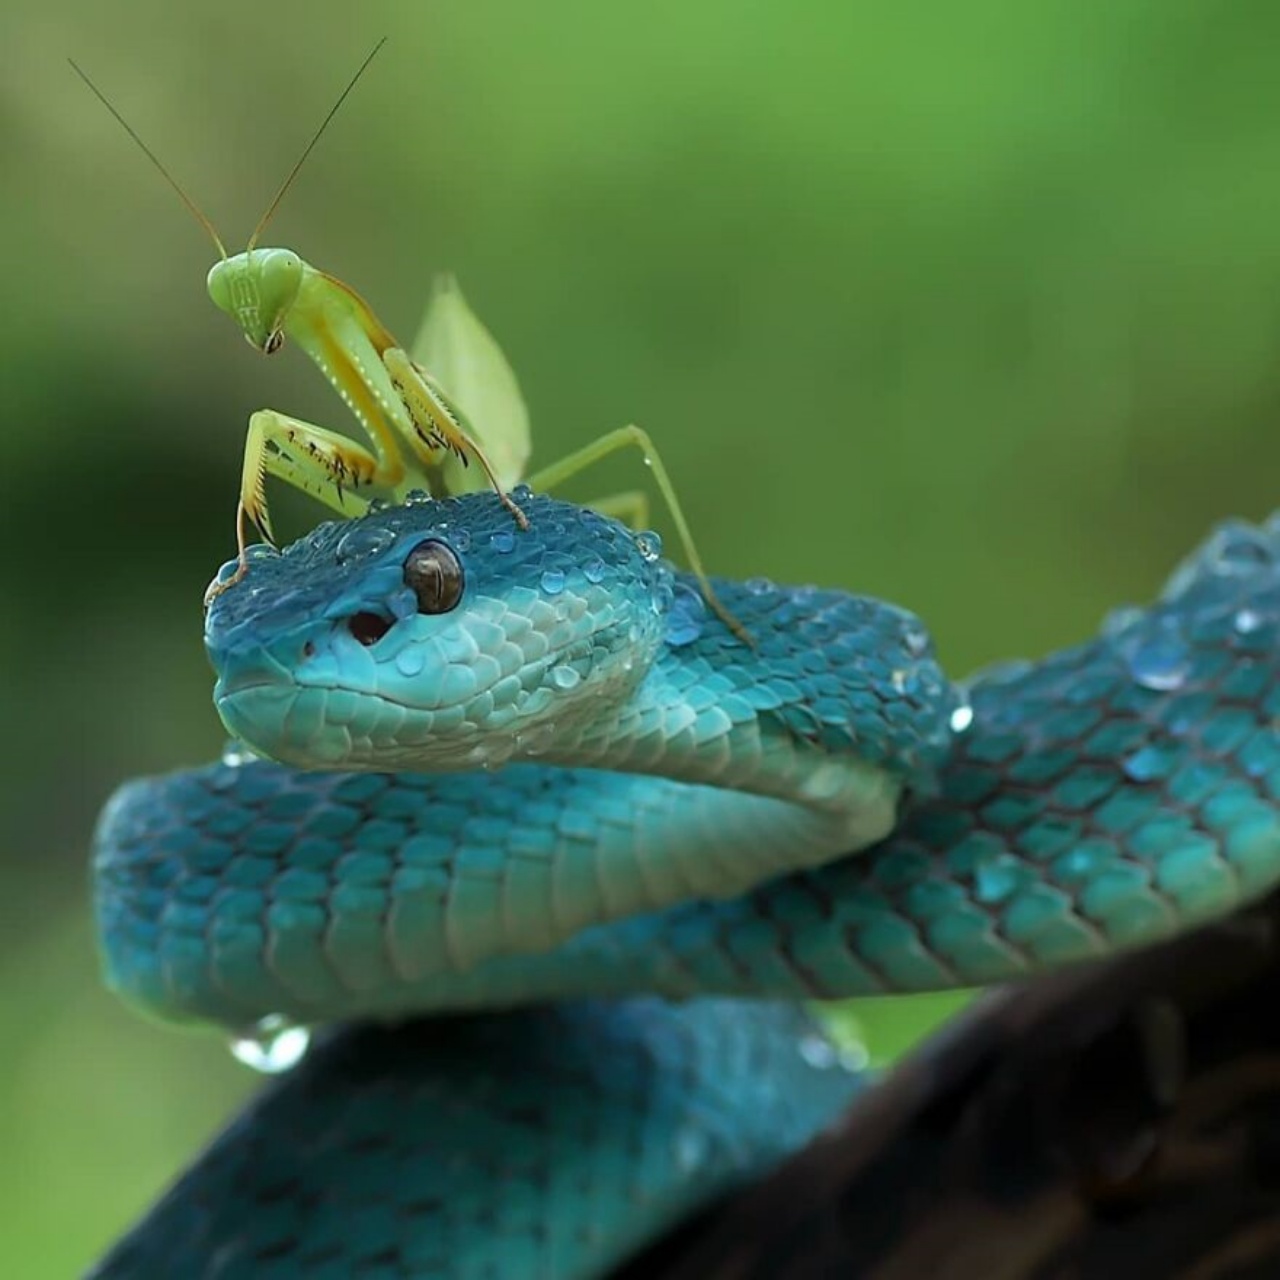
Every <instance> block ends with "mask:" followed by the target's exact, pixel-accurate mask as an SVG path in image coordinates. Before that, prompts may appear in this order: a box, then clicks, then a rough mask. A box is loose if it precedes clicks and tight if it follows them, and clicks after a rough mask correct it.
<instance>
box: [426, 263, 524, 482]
mask: <svg viewBox="0 0 1280 1280" xmlns="http://www.w3.org/2000/svg"><path fill="white" fill-rule="evenodd" d="M409 354H410V358H411V359H412V360H413V361H414V363H415V364H418V365H421V366H422V368H423V369H425V370H426V371H427V373H428V374H429V375H430V377H431V379H432V380H433V381H434V382H437V383H439V384H440V387H441V388H442V389H443V390H444V392H445V394H446V395H447V396H448V397H449V399H450V400H451V401H453V402H454V403H455V404H456V405H457V406H458V407H459V408H460V409H461V410H462V412H463V413H464V414H465V415H466V420H467V425H468V430H469V432H470V433H471V434H473V435H474V436H475V438H476V441H477V443H478V444H479V445H480V447H481V448H482V449H483V450H484V451H485V453H486V454H487V455H488V457H489V460H490V462H491V463H492V464H493V469H494V474H495V475H496V477H497V480H498V483H499V485H500V486H501V487H502V488H503V489H509V488H510V487H511V486H513V485H515V484H517V483H518V482H519V481H520V480H521V479H522V478H523V476H524V472H525V465H526V464H527V463H528V461H529V454H530V452H531V451H532V447H533V446H532V440H531V437H530V432H529V411H528V409H527V408H526V407H525V403H524V397H523V396H522V395H521V394H520V385H519V383H518V382H517V381H516V375H515V373H514V371H513V370H512V368H511V365H510V364H509V363H508V362H507V358H506V356H504V355H503V354H502V348H501V347H499V346H498V343H497V341H496V340H495V339H494V337H493V335H492V334H491V333H490V332H489V330H488V329H486V328H485V327H484V325H483V324H481V322H480V320H479V318H478V317H477V316H476V314H475V312H474V311H472V310H471V308H470V307H469V306H468V305H467V300H466V298H464V297H463V296H462V290H461V289H459V288H458V282H457V281H456V280H455V279H454V278H453V277H452V276H449V275H440V276H437V277H436V279H435V281H434V283H433V284H432V288H431V297H430V300H429V301H428V303H427V311H426V315H425V316H424V317H423V320H422V325H421V327H420V328H419V329H418V334H417V336H416V337H415V338H414V340H413V347H412V349H411V351H410V353H409ZM442 474H443V476H444V480H445V486H446V488H447V489H448V492H450V493H468V492H471V491H473V490H476V489H484V488H487V487H488V484H487V481H486V479H485V476H484V474H483V473H482V472H480V471H479V469H478V468H475V467H472V468H467V467H465V466H463V464H462V463H461V461H459V459H458V458H456V457H450V458H449V459H448V460H447V461H446V462H445V464H444V466H443V468H442Z"/></svg>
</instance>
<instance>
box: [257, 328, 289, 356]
mask: <svg viewBox="0 0 1280 1280" xmlns="http://www.w3.org/2000/svg"><path fill="white" fill-rule="evenodd" d="M282 346H284V334H283V333H282V332H281V331H280V330H279V329H277V330H275V332H273V333H272V334H271V336H270V337H269V338H268V339H267V345H266V346H265V347H263V348H262V349H263V350H264V351H265V352H266V353H267V355H274V354H275V352H277V351H279V350H280V348H281V347H282Z"/></svg>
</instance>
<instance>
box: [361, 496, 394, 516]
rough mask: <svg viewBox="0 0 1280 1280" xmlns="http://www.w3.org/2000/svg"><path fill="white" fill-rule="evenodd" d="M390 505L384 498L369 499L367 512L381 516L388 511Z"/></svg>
mask: <svg viewBox="0 0 1280 1280" xmlns="http://www.w3.org/2000/svg"><path fill="white" fill-rule="evenodd" d="M390 506H391V504H390V503H389V502H387V501H386V499H385V498H370V499H369V506H368V508H367V509H368V511H369V512H370V514H372V515H375V516H376V515H381V514H382V512H384V511H387V510H389V509H390Z"/></svg>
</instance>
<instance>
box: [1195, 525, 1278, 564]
mask: <svg viewBox="0 0 1280 1280" xmlns="http://www.w3.org/2000/svg"><path fill="white" fill-rule="evenodd" d="M1209 545H1210V555H1211V557H1212V559H1213V561H1214V562H1215V565H1216V567H1217V568H1218V569H1219V570H1220V571H1221V572H1226V573H1241V572H1247V571H1249V570H1250V569H1254V568H1256V567H1257V566H1258V565H1265V564H1270V563H1271V559H1272V552H1271V543H1270V541H1269V539H1268V538H1267V536H1266V534H1264V533H1263V532H1262V530H1260V529H1255V528H1254V527H1253V526H1252V525H1248V524H1243V523H1241V524H1230V525H1226V526H1224V527H1223V528H1221V529H1220V530H1219V531H1218V533H1217V534H1216V536H1215V537H1214V539H1213V541H1212V542H1211V543H1210V544H1209Z"/></svg>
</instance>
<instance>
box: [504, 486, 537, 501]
mask: <svg viewBox="0 0 1280 1280" xmlns="http://www.w3.org/2000/svg"><path fill="white" fill-rule="evenodd" d="M509 496H510V497H512V498H514V499H515V501H516V502H528V501H529V499H530V498H532V497H533V490H532V489H530V488H529V486H528V485H527V484H518V485H516V487H515V488H514V489H512V490H511V493H510V495H509Z"/></svg>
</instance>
